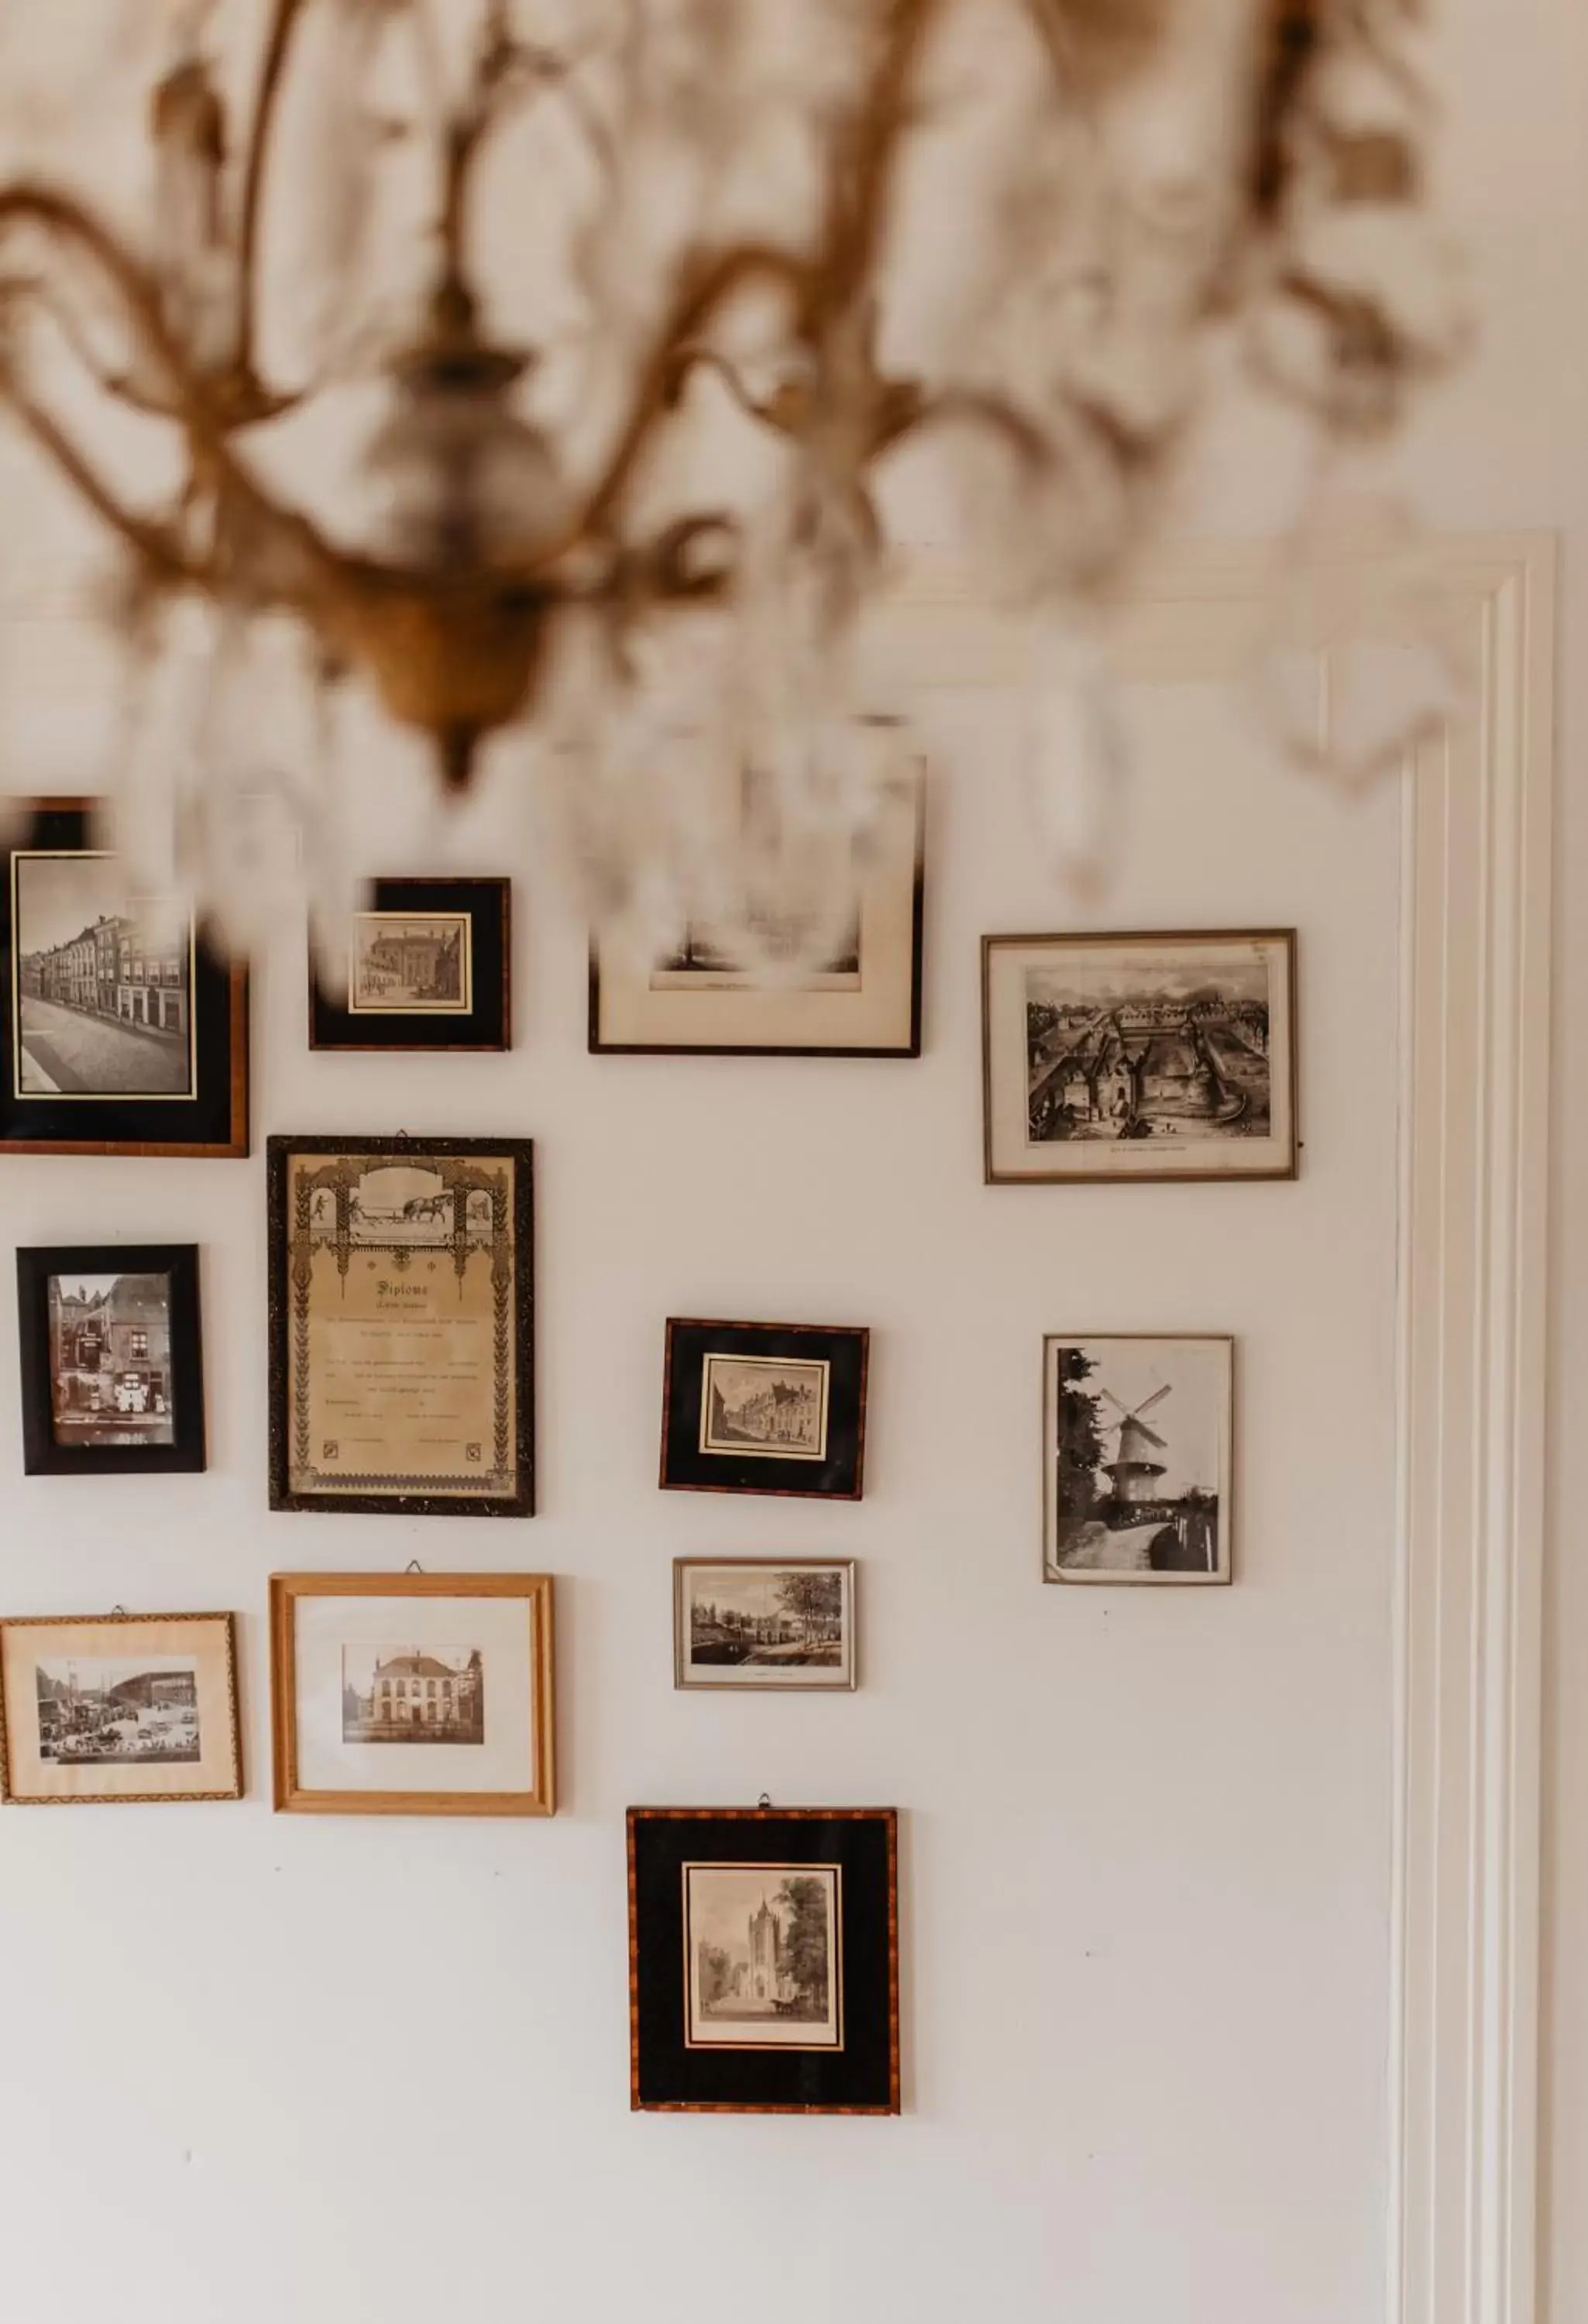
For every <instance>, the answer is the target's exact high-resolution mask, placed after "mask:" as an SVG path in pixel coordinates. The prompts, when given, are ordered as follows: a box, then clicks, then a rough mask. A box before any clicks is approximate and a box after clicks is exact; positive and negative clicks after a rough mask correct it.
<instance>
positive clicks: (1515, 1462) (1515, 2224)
mask: <svg viewBox="0 0 1588 2324" xmlns="http://www.w3.org/2000/svg"><path fill="white" fill-rule="evenodd" d="M1436 569H1437V572H1438V576H1439V586H1440V587H1441V589H1442V590H1443V591H1444V592H1445V594H1446V595H1447V597H1448V602H1449V609H1450V613H1451V618H1452V622H1453V625H1454V628H1455V630H1456V631H1457V632H1459V638H1458V642H1459V644H1460V645H1461V647H1462V649H1463V653H1464V656H1465V658H1466V659H1467V661H1468V663H1469V666H1470V667H1471V668H1472V669H1473V672H1474V674H1475V676H1476V678H1477V683H1476V684H1475V686H1474V687H1473V694H1472V698H1471V701H1470V703H1469V704H1468V705H1467V707H1466V708H1465V709H1464V710H1463V713H1462V714H1461V715H1460V716H1459V717H1457V718H1456V719H1454V721H1453V722H1452V725H1451V729H1450V731H1449V733H1447V734H1446V735H1445V737H1444V738H1443V739H1442V740H1440V741H1439V742H1436V743H1431V744H1430V745H1428V746H1427V747H1426V748H1425V749H1423V750H1421V751H1420V752H1417V756H1416V763H1415V765H1413V766H1411V767H1409V768H1408V771H1407V774H1406V777H1405V799H1406V835H1407V837H1406V849H1405V876H1404V901H1405V909H1404V913H1403V924H1402V958H1403V963H1404V989H1403V992H1402V996H1401V1024H1402V1032H1403V1037H1402V1081H1401V1089H1402V1102H1401V1172H1402V1182H1401V1203H1400V1231H1399V1252H1400V1285H1399V1294H1400V1296H1399V1340H1400V1345H1399V1389H1400V1396H1399V1401H1400V1428H1399V1522H1398V1526H1397V1556H1396V1574H1395V1698H1396V1699H1395V1729H1394V1737H1395V1741H1394V1754H1395V1766H1394V1869H1393V1883H1392V1896H1393V1905H1392V1930H1391V1958H1390V1980H1391V2007H1390V2024H1391V2043H1392V2048H1391V2056H1390V2103H1389V2112H1390V2187H1389V2190H1388V2194H1389V2218H1390V2238H1389V2246H1390V2248H1389V2258H1390V2281H1389V2285H1388V2291H1387V2298H1386V2304H1385V2315H1386V2324H1536V2315H1535V2297H1536V2286H1535V2256H1536V2245H1537V2157H1536V2147H1537V2105H1538V2001H1537V1965H1538V1953H1539V1927H1538V1889H1539V1884H1538V1860H1539V1829H1540V1826H1539V1731H1540V1692H1541V1640H1540V1607H1541V1602H1542V1574H1543V1561H1544V1492H1543V1476H1544V1363H1545V1329H1546V1217H1547V1208H1546V1206H1547V1176H1546V1174H1547V1137H1548V1104H1549V1087H1548V1057H1549V975H1550V853H1549V849H1550V814H1551V801H1552V791H1553V755H1552V754H1553V702H1554V641H1555V602H1554V591H1555V549H1554V542H1553V539H1552V538H1551V537H1550V536H1547V535H1525V536H1519V537H1509V536H1508V537H1506V538H1503V539H1491V538H1483V539H1467V540H1452V541H1448V542H1445V543H1443V544H1442V545H1441V546H1440V549H1439V552H1438V556H1437V558H1436ZM1273 578H1274V562H1273V556H1272V552H1271V551H1269V550H1266V549H1262V548H1260V547H1255V546H1254V547H1237V546H1229V547H1225V546H1218V547H1213V546H1196V547H1186V548H1185V549H1179V550H1177V551H1175V552H1174V553H1173V554H1171V555H1168V556H1166V557H1165V558H1162V559H1161V560H1160V561H1159V562H1157V563H1155V565H1154V566H1153V567H1152V569H1151V571H1150V572H1149V574H1148V575H1146V576H1144V577H1143V578H1142V579H1140V581H1139V582H1138V583H1137V584H1136V585H1135V586H1134V587H1133V588H1132V590H1131V594H1130V598H1129V601H1128V603H1127V604H1126V606H1125V608H1124V609H1123V612H1122V618H1121V622H1120V634H1119V641H1118V650H1117V653H1116V660H1117V662H1118V664H1119V667H1120V669H1121V674H1122V676H1123V677H1127V678H1131V679H1141V680H1147V681H1151V680H1153V679H1158V680H1159V681H1167V680H1172V679H1176V678H1179V679H1185V680H1191V679H1207V678H1217V677H1219V676H1221V675H1227V676H1233V675H1236V674H1237V673H1238V672H1239V670H1240V669H1241V667H1242V662H1243V660H1244V659H1246V658H1247V657H1248V656H1249V655H1250V653H1251V643H1252V637H1253V632H1254V630H1255V628H1256V625H1257V622H1258V621H1259V618H1260V612H1261V608H1262V605H1263V603H1264V601H1265V598H1266V597H1267V595H1269V592H1270V591H1271V588H1272V586H1273ZM1019 655H1020V647H1019V644H1018V641H1016V640H1015V638H1014V637H1013V636H1012V634H1011V625H1010V624H1009V623H1007V622H1001V621H999V620H998V619H997V617H996V616H995V615H994V614H992V613H991V611H990V610H989V609H987V608H986V607H985V606H983V605H979V604H976V603H975V602H974V600H973V599H972V598H971V596H970V595H969V594H968V592H967V590H966V587H965V582H964V579H963V576H961V575H959V574H956V572H955V570H954V569H953V568H952V567H950V566H948V565H947V564H946V563H944V564H939V563H937V561H936V560H935V559H933V558H927V557H923V558H920V559H919V562H918V563H916V564H915V565H914V566H912V567H911V569H910V571H909V576H908V577H907V578H906V580H905V581H904V584H903V586H902V587H901V589H900V597H899V601H898V605H897V613H896V616H895V618H894V620H893V622H891V623H890V624H889V625H888V626H887V628H886V630H885V632H884V633H883V634H882V637H881V638H880V640H879V643H878V669H879V672H880V673H881V674H882V677H883V679H884V682H887V681H888V680H889V679H890V678H891V680H893V681H894V682H897V683H898V684H900V686H902V687H905V688H906V689H909V688H911V687H916V688H919V687H920V686H921V684H922V673H923V672H929V673H930V677H929V678H928V679H927V681H926V682H927V683H928V685H930V686H933V687H966V686H996V687H1004V686H1012V685H1013V684H1015V683H1016V682H1017V681H1018V678H1019V676H1020V660H1019ZM1326 655H1327V648H1326V645H1325V647H1324V663H1323V665H1322V666H1321V667H1320V685H1319V702H1320V716H1321V717H1322V716H1324V715H1326V705H1327V700H1328V693H1329V687H1328V672H1327V669H1326ZM1300 779H1302V778H1301V777H1299V776H1288V775H1287V774H1285V773H1284V772H1283V771H1281V770H1276V773H1275V780H1276V781H1286V780H1300Z"/></svg>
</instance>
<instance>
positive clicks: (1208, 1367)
mask: <svg viewBox="0 0 1588 2324" xmlns="http://www.w3.org/2000/svg"><path fill="white" fill-rule="evenodd" d="M1042 1355H1043V1398H1042V1410H1043V1430H1042V1442H1043V1452H1042V1459H1043V1484H1042V1508H1043V1528H1042V1530H1043V1542H1042V1578H1043V1580H1044V1581H1045V1582H1074V1583H1083V1584H1085V1583H1088V1582H1089V1583H1097V1582H1133V1583H1138V1584H1140V1583H1146V1584H1148V1585H1149V1586H1150V1585H1151V1584H1153V1583H1187V1582H1189V1583H1192V1584H1196V1583H1198V1582H1200V1583H1202V1584H1204V1585H1205V1584H1207V1583H1209V1582H1215V1583H1216V1582H1228V1581H1229V1580H1230V1578H1231V1570H1232V1569H1231V1554H1230V1543H1231V1516H1232V1510H1231V1494H1232V1479H1233V1470H1234V1439H1235V1415H1234V1405H1235V1397H1234V1377H1235V1343H1234V1342H1233V1340H1232V1339H1229V1338H1224V1337H1208V1338H1198V1339H1191V1338H1173V1339H1170V1338H1164V1339H1157V1338H1152V1337H1149V1336H1148V1335H1146V1334H1144V1333H1139V1334H1120V1335H1113V1336H1108V1335H1103V1336H1099V1337H1095V1338H1093V1337H1087V1336H1084V1335H1082V1334H1079V1333H1054V1334H1051V1335H1050V1336H1049V1337H1048V1339H1046V1340H1045V1341H1044V1342H1043V1344H1042Z"/></svg>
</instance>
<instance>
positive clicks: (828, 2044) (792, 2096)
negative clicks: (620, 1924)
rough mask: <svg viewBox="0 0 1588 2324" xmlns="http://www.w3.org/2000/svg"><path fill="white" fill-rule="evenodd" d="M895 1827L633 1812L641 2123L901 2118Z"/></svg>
mask: <svg viewBox="0 0 1588 2324" xmlns="http://www.w3.org/2000/svg"><path fill="white" fill-rule="evenodd" d="M898 1821H899V1820H898V1816H897V1814H896V1812H895V1811H894V1810H893V1809H891V1808H783V1809H777V1808H631V1809H630V1810H629V2043H630V2046H629V2098H630V2104H631V2105H632V2107H634V2108H635V2109H636V2110H639V2111H645V2110H655V2111H658V2112H663V2113H704V2114H713V2113H716V2114H882V2115H890V2114H897V2113H898V2112H899V2110H900V2077H899V1884H898V1854H899V1848H898Z"/></svg>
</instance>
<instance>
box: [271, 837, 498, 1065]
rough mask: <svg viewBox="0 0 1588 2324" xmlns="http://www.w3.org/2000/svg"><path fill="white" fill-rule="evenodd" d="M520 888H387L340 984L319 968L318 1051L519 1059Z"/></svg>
mask: <svg viewBox="0 0 1588 2324" xmlns="http://www.w3.org/2000/svg"><path fill="white" fill-rule="evenodd" d="M511 899H512V883H511V881H506V880H377V881H375V882H374V888H373V889H372V890H371V893H370V900H369V904H368V907H367V908H366V909H365V910H364V911H360V912H355V913H354V915H353V927H352V935H351V938H350V941H349V944H348V952H347V959H346V963H345V964H341V973H340V974H338V975H337V976H335V977H333V976H330V975H328V974H327V973H324V971H323V969H322V968H321V967H320V966H319V964H317V963H316V962H314V961H313V960H312V959H311V961H310V964H309V1047H310V1048H312V1049H343V1050H370V1051H380V1050H387V1051H391V1052H400V1051H404V1050H419V1049H461V1050H469V1049H510V1048H511V1047H512V934H511V926H512V923H511Z"/></svg>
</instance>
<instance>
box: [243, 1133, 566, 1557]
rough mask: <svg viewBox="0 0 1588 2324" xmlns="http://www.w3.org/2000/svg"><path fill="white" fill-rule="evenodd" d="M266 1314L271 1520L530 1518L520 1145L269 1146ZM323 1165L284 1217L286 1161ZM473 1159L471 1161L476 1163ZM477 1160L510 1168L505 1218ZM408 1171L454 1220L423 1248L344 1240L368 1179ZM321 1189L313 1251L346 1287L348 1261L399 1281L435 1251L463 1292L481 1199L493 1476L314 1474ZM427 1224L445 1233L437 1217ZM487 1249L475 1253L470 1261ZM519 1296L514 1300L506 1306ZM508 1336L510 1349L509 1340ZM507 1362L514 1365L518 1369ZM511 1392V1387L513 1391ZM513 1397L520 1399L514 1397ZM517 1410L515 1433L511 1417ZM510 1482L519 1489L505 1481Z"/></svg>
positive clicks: (332, 1142) (523, 1155)
mask: <svg viewBox="0 0 1588 2324" xmlns="http://www.w3.org/2000/svg"><path fill="white" fill-rule="evenodd" d="M268 1150H269V1186H270V1305H271V1384H270V1385H271V1507H272V1508H279V1509H319V1510H327V1509H329V1510H336V1509H355V1510H365V1511H369V1510H376V1511H384V1512H390V1513H402V1514H408V1515H418V1516H449V1517H528V1516H530V1515H531V1514H532V1511H533V1508H534V1455H533V1409H534V1364H533V1265H534V1256H533V1197H532V1188H531V1177H532V1167H533V1165H532V1154H533V1148H532V1147H531V1144H530V1142H529V1141H528V1140H527V1139H513V1138H501V1139H477V1138H470V1139H457V1138H454V1139H445V1138H438V1139H410V1138H397V1139H353V1138H346V1139H337V1138H272V1139H271V1140H270V1141H269V1149H268ZM317 1154H323V1155H324V1156H326V1157H327V1159H326V1160H325V1161H324V1162H323V1163H322V1164H321V1165H320V1166H319V1167H318V1168H316V1169H313V1170H308V1171H303V1172H301V1173H300V1174H299V1176H298V1177H297V1180H296V1182H295V1185H293V1187H292V1192H291V1217H289V1216H288V1195H289V1178H290V1173H291V1164H292V1162H293V1160H294V1158H302V1157H306V1156H312V1155H317ZM472 1157H479V1158H478V1159H475V1158H472ZM487 1157H494V1158H495V1159H497V1160H501V1159H503V1158H505V1159H506V1160H508V1161H510V1162H511V1163H512V1179H513V1185H512V1196H511V1201H512V1209H511V1212H510V1209H509V1202H510V1196H509V1192H508V1189H507V1188H506V1187H505V1186H504V1185H503V1181H502V1174H501V1172H500V1171H498V1170H492V1169H489V1168H487V1167H484V1164H485V1159H486V1158H487ZM394 1162H396V1163H401V1162H406V1163H409V1164H411V1166H413V1167H418V1168H421V1169H424V1170H426V1171H428V1172H429V1173H430V1174H431V1175H432V1176H435V1177H438V1178H439V1179H440V1181H441V1183H442V1185H443V1188H444V1189H445V1190H446V1192H447V1194H449V1195H450V1196H451V1217H450V1220H449V1221H448V1222H446V1223H445V1226H444V1228H443V1229H442V1231H439V1232H438V1234H437V1236H436V1238H435V1240H434V1241H433V1242H421V1243H416V1242H413V1241H407V1242H388V1241H370V1242H362V1241H361V1242H359V1243H357V1244H355V1242H354V1240H353V1234H352V1228H353V1198H354V1192H355V1188H356V1186H357V1184H358V1181H359V1179H360V1178H361V1177H362V1176H364V1174H365V1171H367V1170H369V1169H371V1168H381V1167H390V1166H391V1165H392V1163H394ZM325 1189H329V1190H330V1192H331V1193H332V1194H333V1195H334V1197H335V1201H336V1224H335V1227H334V1229H333V1231H332V1232H331V1234H330V1236H329V1238H328V1240H323V1241H321V1242H320V1243H319V1248H321V1249H329V1250H332V1251H334V1252H335V1254H336V1259H337V1274H338V1275H339V1276H341V1277H344V1278H346V1275H347V1271H348V1268H349V1267H350V1265H351V1262H352V1258H353V1254H354V1251H355V1250H357V1251H359V1252H360V1253H362V1254H365V1255H368V1254H370V1253H380V1254H382V1255H383V1256H385V1257H386V1258H388V1259H390V1260H391V1262H392V1271H393V1273H394V1274H397V1275H402V1274H405V1273H406V1272H407V1271H408V1269H409V1268H411V1266H412V1264H413V1260H414V1258H415V1256H416V1254H419V1253H422V1252H425V1251H430V1252H432V1253H434V1254H437V1255H439V1254H440V1253H442V1252H445V1253H446V1254H447V1256H448V1260H449V1263H450V1265H451V1267H452V1268H453V1270H454V1272H455V1274H456V1275H457V1279H458V1282H459V1283H460V1284H461V1283H462V1280H463V1277H464V1275H465V1273H466V1268H467V1266H468V1261H469V1258H470V1255H471V1245H470V1240H469V1232H468V1198H469V1196H470V1194H488V1195H489V1196H490V1200H491V1238H490V1245H489V1248H490V1251H491V1295H492V1309H493V1318H492V1352H493V1356H494V1406H493V1413H492V1437H493V1441H492V1445H491V1455H492V1461H491V1466H490V1467H489V1468H484V1467H482V1469H481V1470H480V1471H479V1472H478V1473H477V1474H474V1473H470V1472H469V1471H459V1472H457V1473H456V1474H454V1475H447V1474H445V1473H441V1474H436V1473H432V1474H429V1475H425V1476H405V1475H399V1474H391V1475H384V1474H379V1475H368V1476H365V1475H358V1474H355V1473H354V1474H350V1473H348V1472H346V1471H334V1472H327V1471H321V1470H320V1469H319V1468H318V1467H317V1466H316V1464H315V1461H314V1457H313V1436H312V1431H311V1427H310V1419H309V1397H308V1387H307V1374H308V1369H309V1288H310V1284H311V1280H312V1261H313V1256H314V1251H315V1249H316V1244H317V1238H316V1236H315V1233H314V1230H313V1225H312V1214H313V1203H314V1197H315V1195H316V1194H318V1193H319V1192H321V1191H323V1190H325ZM436 1223H437V1224H438V1226H439V1227H441V1226H442V1222H441V1221H440V1219H439V1218H438V1219H437V1221H436ZM483 1248H484V1246H483V1245H481V1244H480V1243H478V1242H476V1243H475V1244H474V1245H473V1250H474V1252H475V1254H477V1253H478V1252H479V1251H480V1250H482V1249H483ZM515 1291H516V1295H517V1296H516V1298H515V1296H514V1295H515ZM515 1331H516V1349H515V1340H514V1334H515ZM515 1353H516V1364H515V1362H514V1356H515ZM510 1379H511V1381H512V1385H511V1386H510ZM514 1388H516V1397H515V1395H514ZM515 1403H516V1406H517V1413H516V1425H515V1414H514V1406H515ZM515 1480H516V1481H515Z"/></svg>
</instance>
